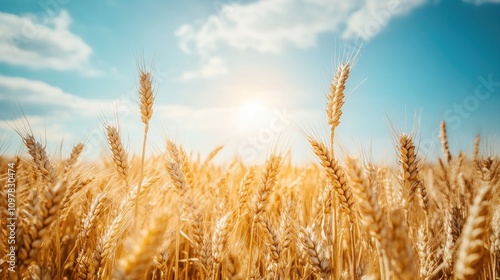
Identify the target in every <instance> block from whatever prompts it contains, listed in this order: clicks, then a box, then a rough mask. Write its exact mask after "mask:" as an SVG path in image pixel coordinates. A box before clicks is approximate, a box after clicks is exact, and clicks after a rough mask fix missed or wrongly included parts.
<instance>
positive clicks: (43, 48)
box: [0, 10, 100, 75]
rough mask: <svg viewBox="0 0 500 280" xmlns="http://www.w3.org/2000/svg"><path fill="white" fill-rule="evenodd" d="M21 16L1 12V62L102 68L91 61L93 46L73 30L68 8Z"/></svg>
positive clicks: (39, 66)
mask: <svg viewBox="0 0 500 280" xmlns="http://www.w3.org/2000/svg"><path fill="white" fill-rule="evenodd" d="M49 14H50V15H54V14H53V13H46V12H40V13H38V14H26V15H23V16H18V15H14V14H9V13H4V12H0V53H1V55H0V62H4V63H8V64H12V65H19V66H24V67H29V68H33V69H55V70H80V71H83V72H84V73H85V74H88V75H96V74H99V73H100V72H99V71H97V70H96V69H93V68H92V66H91V65H90V62H89V57H90V55H91V53H92V49H91V48H90V47H89V46H88V45H87V44H86V43H85V42H84V41H83V40H82V38H80V37H79V36H77V35H75V34H74V33H72V32H71V31H70V30H69V26H70V23H71V17H70V15H69V13H68V12H67V11H65V10H61V11H60V12H59V14H57V15H54V16H49Z"/></svg>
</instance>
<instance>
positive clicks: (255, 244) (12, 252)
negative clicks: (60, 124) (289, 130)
mask: <svg viewBox="0 0 500 280" xmlns="http://www.w3.org/2000/svg"><path fill="white" fill-rule="evenodd" d="M350 71H351V64H350V63H349V62H346V63H342V64H341V65H340V66H339V67H338V68H337V70H336V73H335V76H334V77H333V79H332V82H331V85H330V92H329V94H328V96H327V100H326V121H325V126H327V125H328V127H329V131H330V139H328V140H326V141H324V140H322V139H318V138H317V137H313V136H312V135H313V134H312V133H311V134H308V133H307V132H305V133H304V136H305V138H306V139H307V141H308V142H309V144H310V148H311V149H310V151H311V153H313V154H314V155H315V156H316V158H317V161H316V162H314V163H310V164H305V165H301V166H296V165H294V164H292V162H291V161H290V160H288V155H287V154H286V153H280V152H279V151H278V150H277V149H276V150H275V151H273V152H271V153H269V155H268V156H267V158H266V160H265V161H264V162H260V164H258V165H248V164H245V163H244V161H243V160H241V159H240V158H239V157H237V156H235V157H234V159H233V160H230V161H228V162H226V163H223V164H216V163H215V161H214V158H215V157H216V156H217V153H218V152H219V151H220V150H221V149H222V148H223V147H216V148H215V149H214V150H213V152H212V153H210V154H209V155H208V157H206V158H199V157H195V156H191V155H192V153H191V151H186V150H185V149H184V147H183V145H182V143H177V142H176V141H173V140H172V139H170V138H168V139H167V140H166V141H165V143H164V151H163V152H162V153H161V154H157V155H153V156H146V154H147V152H146V151H147V143H148V138H147V137H148V131H149V122H150V120H151V118H152V117H154V99H155V92H154V90H153V87H152V82H151V81H152V79H151V73H150V72H148V71H146V70H145V69H142V70H141V71H140V75H139V84H140V86H139V90H138V97H139V98H140V102H139V108H138V109H139V110H138V112H140V114H139V113H138V115H137V117H138V118H139V117H140V118H141V120H142V123H143V124H144V138H143V139H144V141H143V145H142V153H141V154H139V155H132V154H130V153H129V152H128V151H127V149H126V148H125V147H124V144H123V142H122V139H123V135H121V132H120V128H119V127H117V126H114V125H106V126H105V127H104V131H105V133H106V137H107V140H108V151H109V156H108V157H103V158H101V159H99V160H92V161H85V160H82V159H79V157H80V155H81V153H82V151H83V150H84V149H85V144H84V143H80V144H77V145H75V147H74V148H73V150H72V152H71V154H69V155H68V156H67V159H65V160H61V161H56V160H53V159H51V158H50V156H49V155H50V151H47V150H46V149H45V147H44V146H43V145H42V144H41V143H42V141H43V139H36V138H35V137H34V136H33V132H31V131H20V136H21V138H22V141H23V142H24V144H25V146H26V149H25V151H26V152H24V153H23V154H20V155H18V156H15V157H2V158H1V163H0V174H1V175H0V176H1V177H0V182H1V185H2V186H6V188H4V190H7V186H9V184H14V185H15V192H13V193H11V192H8V191H2V192H1V196H2V197H1V199H0V209H1V211H2V214H1V215H2V218H1V231H0V234H1V235H2V237H1V238H0V240H2V242H1V243H0V251H1V252H2V260H0V279H499V277H500V261H499V259H498V257H500V255H499V254H500V206H498V205H499V203H498V202H499V193H500V192H499V191H498V189H499V187H500V183H499V182H500V172H499V171H500V165H499V162H500V161H499V159H498V157H497V156H496V155H491V154H486V153H485V152H484V151H480V150H479V147H480V146H481V145H480V143H481V139H480V137H479V136H477V137H476V141H475V142H474V143H471V146H473V147H474V149H473V151H474V152H473V154H472V155H466V154H465V153H462V152H460V153H459V154H452V153H451V152H450V149H449V147H448V139H447V133H446V123H444V122H443V123H441V127H440V131H441V133H440V142H441V144H442V155H443V156H442V158H439V159H438V161H437V163H432V162H430V161H425V160H424V159H423V157H422V155H419V154H418V152H417V151H418V145H417V144H418V143H416V141H415V135H414V133H408V134H405V133H400V134H398V135H396V137H397V141H396V146H395V147H394V148H395V149H396V150H397V158H396V159H392V160H393V161H394V162H396V161H397V162H398V165H397V166H389V165H387V166H386V165H381V164H378V163H375V162H368V161H366V160H364V159H362V158H357V157H354V156H339V153H337V152H336V151H334V149H333V147H334V143H335V128H336V127H337V126H339V125H340V123H341V115H342V105H343V104H344V102H345V101H346V100H345V99H346V98H345V95H344V90H345V84H346V82H347V80H348V77H349V74H350ZM436 125H438V124H436ZM12 178H14V179H12ZM10 186H11V187H13V185H10ZM11 194H14V196H11ZM14 197H15V207H13V205H12V201H14V200H9V199H10V198H14ZM9 211H14V212H9ZM13 216H15V217H16V218H17V220H16V229H15V231H14V233H13V232H12V231H10V230H9V227H8V220H7V217H13ZM12 234H14V235H15V237H14V238H12V236H11V235H12ZM12 239H13V240H14V241H15V242H14V244H11V243H10V242H7V240H9V241H10V240H12ZM12 246H13V247H12Z"/></svg>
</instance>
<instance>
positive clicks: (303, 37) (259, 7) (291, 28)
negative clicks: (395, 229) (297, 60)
mask: <svg viewBox="0 0 500 280" xmlns="http://www.w3.org/2000/svg"><path fill="white" fill-rule="evenodd" d="M425 1H426V0H409V1H403V0H351V1H345V0H259V1H255V2H250V3H236V2H235V3H232V4H228V5H225V6H222V7H221V8H220V10H219V12H218V13H217V14H214V15H211V16H209V17H208V18H207V19H206V20H204V21H202V22H200V23H193V24H184V25H182V26H181V27H179V29H178V30H177V31H176V33H175V35H176V36H177V37H178V38H179V47H180V49H181V50H182V51H183V52H184V53H186V54H195V55H199V56H200V57H201V59H202V60H207V57H208V58H210V57H212V56H214V55H218V56H219V57H220V56H222V54H221V50H223V49H224V48H227V47H229V48H232V49H236V50H255V51H257V52H261V53H275V54H279V53H281V52H282V51H283V50H284V49H285V48H286V47H289V46H292V47H295V48H299V49H307V48H311V47H314V46H316V44H317V41H318V37H319V36H320V35H321V34H324V33H331V32H336V33H339V34H341V35H342V37H343V38H344V39H347V40H350V39H356V38H358V37H360V38H362V39H365V40H369V39H371V38H372V37H373V36H375V35H377V34H378V33H379V32H380V31H381V30H383V28H385V27H386V26H387V24H388V23H389V21H390V20H391V19H392V18H393V17H396V16H400V15H404V14H406V13H408V12H409V11H411V10H412V9H414V8H416V7H418V6H420V5H422V4H424V3H425ZM217 59H218V58H217ZM209 62H210V63H208V64H206V65H205V66H202V68H201V69H199V70H196V71H191V72H185V73H184V74H183V75H182V77H181V79H182V80H191V79H195V78H202V77H210V76H215V75H216V74H217V75H220V74H224V73H226V72H227V68H226V67H225V66H224V67H221V65H220V64H216V63H215V62H216V60H210V61H209ZM219 70H223V71H219Z"/></svg>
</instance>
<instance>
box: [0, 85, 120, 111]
mask: <svg viewBox="0 0 500 280" xmlns="http://www.w3.org/2000/svg"><path fill="white" fill-rule="evenodd" d="M0 100H1V101H2V102H1V105H2V107H4V106H6V107H11V106H13V105H14V104H16V103H17V104H19V103H20V104H22V106H23V107H28V108H33V110H38V112H36V114H38V115H47V114H49V113H50V114H53V113H54V112H56V113H59V114H72V115H80V116H81V115H84V116H85V115H96V114H98V113H99V109H100V108H101V109H103V108H108V107H110V106H112V102H111V101H100V100H92V99H87V98H83V97H79V96H76V95H73V94H70V93H66V92H64V91H63V90H62V89H60V88H58V87H55V86H52V85H49V84H47V83H45V82H41V81H35V80H30V79H26V78H21V77H9V76H2V75H0ZM14 106H15V105H14ZM2 111H3V112H4V113H6V112H7V110H6V108H2ZM2 118H8V116H5V115H3V116H2Z"/></svg>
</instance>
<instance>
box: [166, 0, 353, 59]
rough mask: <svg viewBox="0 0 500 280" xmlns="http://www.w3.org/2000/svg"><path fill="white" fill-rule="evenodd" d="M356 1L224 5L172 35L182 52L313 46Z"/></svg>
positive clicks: (275, 50) (282, 0)
mask: <svg viewBox="0 0 500 280" xmlns="http://www.w3.org/2000/svg"><path fill="white" fill-rule="evenodd" d="M357 2H359V1H341V0H337V1H335V0H267V1H262V0H261V1H257V2H252V3H249V4H232V5H227V6H224V7H223V8H222V9H221V10H220V13H218V14H217V15H212V16H210V17H209V18H208V19H207V20H205V22H203V23H202V24H201V25H191V24H185V25H183V26H181V27H180V28H179V29H178V30H177V32H176V35H177V36H178V37H179V40H180V47H181V49H182V50H183V51H185V52H186V53H189V52H191V51H193V49H194V50H195V51H196V52H198V53H201V54H205V53H210V52H212V51H215V50H217V49H218V48H219V47H220V45H222V44H225V45H227V46H230V47H232V48H235V49H240V50H245V49H254V50H257V51H259V52H264V53H279V52H281V51H282V50H283V48H284V47H285V46H286V45H293V46H295V47H298V48H308V47H311V46H314V45H315V44H316V41H317V37H318V35H319V34H321V33H323V32H327V31H335V30H338V29H339V28H340V25H341V24H342V23H343V22H345V21H346V19H347V17H348V15H349V13H350V12H352V11H353V10H354V9H355V8H356V7H357V6H359V3H357Z"/></svg>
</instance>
